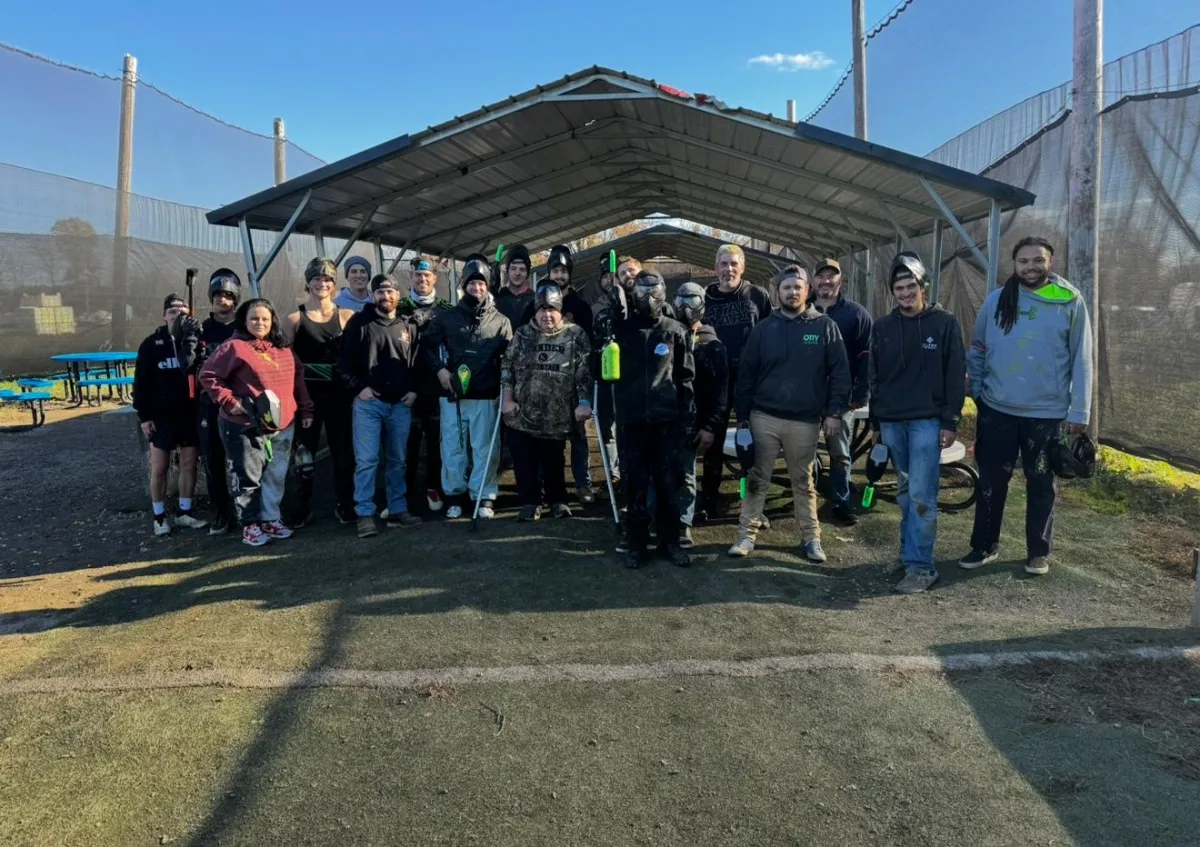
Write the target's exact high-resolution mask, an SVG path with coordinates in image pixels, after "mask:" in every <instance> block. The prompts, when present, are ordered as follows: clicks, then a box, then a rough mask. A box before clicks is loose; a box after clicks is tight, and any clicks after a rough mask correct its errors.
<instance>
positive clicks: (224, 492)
mask: <svg viewBox="0 0 1200 847" xmlns="http://www.w3.org/2000/svg"><path fill="white" fill-rule="evenodd" d="M197 406H198V415H199V423H198V426H197V428H196V432H197V436H198V437H197V446H198V447H199V450H200V455H201V456H202V457H203V459H204V477H205V479H206V481H207V482H206V485H207V488H208V501H209V502H210V503H211V504H212V509H213V520H225V521H228V520H231V519H232V518H233V500H231V499H230V497H229V479H228V477H227V476H226V473H225V444H224V443H223V442H222V441H221V429H220V417H221V410H220V408H219V407H218V406H217V404H216V403H214V402H213V401H212V398H211V397H209V396H208V393H207V392H205V393H202V394H201V395H200V397H199V400H198V403H197Z"/></svg>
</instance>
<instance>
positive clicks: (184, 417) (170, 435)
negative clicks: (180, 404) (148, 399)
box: [150, 404, 198, 453]
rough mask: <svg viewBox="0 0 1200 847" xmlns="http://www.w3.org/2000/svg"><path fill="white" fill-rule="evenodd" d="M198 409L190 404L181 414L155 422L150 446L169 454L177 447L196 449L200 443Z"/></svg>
mask: <svg viewBox="0 0 1200 847" xmlns="http://www.w3.org/2000/svg"><path fill="white" fill-rule="evenodd" d="M196 423H197V421H196V407H195V406H193V405H191V404H188V406H187V407H186V408H185V409H181V410H180V412H179V414H177V415H172V416H171V417H169V418H160V419H157V420H155V421H154V432H153V433H151V434H150V444H151V445H152V446H154V447H157V448H158V449H159V450H166V451H167V452H168V453H169V452H170V451H172V450H174V449H175V448H177V447H195V446H196V444H197V441H198V438H197V432H196V429H197V426H196Z"/></svg>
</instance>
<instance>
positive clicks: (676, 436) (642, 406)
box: [614, 271, 696, 568]
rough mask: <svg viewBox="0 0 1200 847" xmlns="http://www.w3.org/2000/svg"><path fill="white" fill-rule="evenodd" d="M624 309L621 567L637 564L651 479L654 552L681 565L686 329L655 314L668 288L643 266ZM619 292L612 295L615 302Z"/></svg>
mask: <svg viewBox="0 0 1200 847" xmlns="http://www.w3.org/2000/svg"><path fill="white" fill-rule="evenodd" d="M632 299H633V303H632V305H631V306H619V305H618V306H615V307H614V308H618V309H619V310H620V311H622V312H623V314H622V315H620V316H619V318H620V319H619V320H617V321H616V328H615V331H614V337H615V339H616V341H617V344H618V345H619V346H620V349H621V377H620V379H618V380H617V381H616V382H615V383H614V394H615V400H616V409H617V424H618V425H619V426H620V427H621V431H622V435H621V438H622V441H621V450H622V451H623V461H624V465H625V491H626V494H627V495H628V500H629V515H628V522H627V533H628V543H629V550H628V553H627V559H626V565H627V566H628V567H631V568H638V567H641V566H642V565H643V564H644V563H645V559H646V547H647V545H648V543H649V540H650V513H649V509H648V504H647V496H648V494H649V488H650V483H651V480H653V483H654V488H655V490H656V491H658V492H660V495H661V496H659V497H658V498H657V504H656V509H655V511H656V513H657V523H658V541H659V549H660V550H661V552H663V553H664V554H665V555H666V556H667V557H668V558H669V559H670V561H671V563H672V564H674V565H678V566H680V567H686V566H687V565H689V564H691V558H690V557H689V555H688V553H687V551H685V550H684V549H683V548H682V547H681V546H680V544H679V533H680V530H679V526H680V520H679V504H678V501H677V497H676V496H675V495H676V494H677V492H678V491H679V487H680V466H679V451H680V449H681V448H682V446H683V444H684V443H685V442H687V441H689V440H691V439H692V438H694V431H695V415H696V409H695V398H694V393H693V386H692V380H693V379H694V378H695V364H694V362H693V357H692V353H691V350H690V349H689V345H688V338H687V334H688V333H687V330H685V329H684V328H683V326H682V325H681V324H680V323H678V322H677V321H674V320H671V319H670V318H666V317H663V316H662V306H663V304H664V303H665V302H666V299H667V287H666V283H664V282H663V278H662V277H661V276H659V275H658V273H657V272H655V271H642V272H641V273H639V274H638V276H637V279H636V280H635V284H634V287H633V297H632ZM623 300H624V293H623V291H622V292H619V293H618V301H623Z"/></svg>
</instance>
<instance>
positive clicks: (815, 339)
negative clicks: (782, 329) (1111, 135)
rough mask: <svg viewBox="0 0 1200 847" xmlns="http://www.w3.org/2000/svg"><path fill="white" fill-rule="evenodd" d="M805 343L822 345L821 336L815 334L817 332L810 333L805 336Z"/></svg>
mask: <svg viewBox="0 0 1200 847" xmlns="http://www.w3.org/2000/svg"><path fill="white" fill-rule="evenodd" d="M804 343H805V344H820V343H821V336H820V335H818V334H817V333H815V332H809V333H805V335H804Z"/></svg>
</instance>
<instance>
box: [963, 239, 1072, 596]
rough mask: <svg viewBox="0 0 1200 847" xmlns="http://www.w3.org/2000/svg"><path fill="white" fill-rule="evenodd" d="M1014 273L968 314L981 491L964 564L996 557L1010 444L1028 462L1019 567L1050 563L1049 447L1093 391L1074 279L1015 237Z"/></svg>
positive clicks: (1040, 248) (1035, 242) (1040, 247)
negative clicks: (972, 333) (970, 316)
mask: <svg viewBox="0 0 1200 847" xmlns="http://www.w3.org/2000/svg"><path fill="white" fill-rule="evenodd" d="M1012 255H1013V266H1014V269H1013V275H1012V276H1011V277H1009V278H1008V281H1007V282H1006V283H1004V287H1003V288H1001V289H1000V290H998V291H993V292H992V293H991V294H990V295H989V296H988V298H987V299H986V300H984V302H983V306H982V307H980V309H979V316H978V318H977V319H976V321H975V336H974V340H973V341H972V342H971V349H970V350H969V351H968V353H967V370H968V373H969V375H970V380H971V386H970V390H971V396H972V397H974V399H975V404H976V406H978V408H979V418H978V421H977V424H976V436H975V462H976V464H978V465H979V500H978V502H977V503H976V504H975V527H974V530H973V531H972V533H971V551H970V552H969V553H968V554H967V555H966V556H964V557H963V558H962V560H961V561H960V562H959V566H960V567H963V568H966V569H968V570H971V569H974V568H978V567H980V566H982V565H985V564H987V563H988V562H992V561H995V560H996V558H997V557H998V555H999V552H998V549H997V548H998V543H999V541H1000V524H1001V521H1003V519H1004V503H1005V500H1006V499H1007V497H1008V482H1009V480H1010V479H1011V478H1012V473H1013V468H1014V465H1015V464H1016V460H1017V454H1018V452H1019V453H1020V456H1021V465H1022V469H1023V470H1024V472H1025V481H1026V491H1027V493H1028V502H1027V504H1026V507H1025V546H1026V554H1027V560H1026V563H1025V572H1026V573H1030V574H1045V573H1048V572H1049V571H1050V565H1049V562H1048V556H1049V555H1050V541H1051V536H1052V534H1053V530H1054V500H1055V496H1056V494H1057V486H1056V484H1055V480H1054V473H1053V471H1051V469H1050V462H1049V460H1048V455H1047V450H1048V447H1049V445H1050V443H1051V442H1052V441H1053V440H1054V439H1055V438H1056V437H1057V436H1058V433H1059V429H1060V428H1061V426H1062V425H1063V422H1064V420H1065V422H1066V424H1067V426H1068V428H1069V429H1070V431H1071V432H1072V433H1079V432H1083V431H1084V430H1086V429H1087V424H1088V417H1089V415H1090V412H1091V398H1092V367H1093V365H1092V331H1091V326H1090V324H1089V321H1088V313H1087V308H1086V307H1085V305H1084V303H1083V299H1082V297H1080V294H1079V291H1078V289H1076V288H1075V287H1073V286H1072V285H1071V284H1070V283H1069V282H1067V281H1066V280H1065V279H1063V278H1062V277H1060V276H1058V275H1057V274H1055V273H1053V272H1052V270H1051V266H1052V264H1053V262H1054V247H1053V246H1051V244H1050V242H1048V241H1046V240H1045V239H1044V238H1032V237H1027V238H1022V239H1021V240H1020V241H1018V242H1017V246H1016V247H1015V248H1013V253H1012Z"/></svg>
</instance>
